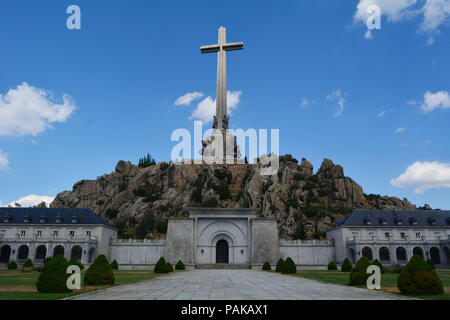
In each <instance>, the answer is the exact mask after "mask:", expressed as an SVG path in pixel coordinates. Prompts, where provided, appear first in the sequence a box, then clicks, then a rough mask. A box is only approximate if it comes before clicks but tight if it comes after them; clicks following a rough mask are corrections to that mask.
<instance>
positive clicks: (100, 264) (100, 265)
mask: <svg viewBox="0 0 450 320" xmlns="http://www.w3.org/2000/svg"><path fill="white" fill-rule="evenodd" d="M84 283H85V284H87V285H105V284H114V272H113V269H112V268H111V265H110V264H109V263H108V260H107V259H106V257H105V255H103V254H101V255H99V256H98V257H97V259H95V261H94V263H93V264H91V265H90V266H89V268H88V269H87V271H86V274H85V276H84Z"/></svg>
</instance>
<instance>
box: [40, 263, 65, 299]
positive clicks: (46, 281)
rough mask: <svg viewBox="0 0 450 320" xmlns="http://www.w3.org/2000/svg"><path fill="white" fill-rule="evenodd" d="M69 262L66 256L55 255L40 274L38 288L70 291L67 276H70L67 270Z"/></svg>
mask: <svg viewBox="0 0 450 320" xmlns="http://www.w3.org/2000/svg"><path fill="white" fill-rule="evenodd" d="M68 266H69V263H68V262H67V260H66V259H65V258H64V256H61V255H60V256H57V257H54V258H53V259H52V260H50V261H49V262H47V263H46V264H45V266H44V268H43V269H42V272H41V273H40V274H39V278H38V280H37V282H36V288H37V290H38V291H39V292H46V293H63V292H70V291H71V290H70V289H68V288H67V284H66V282H67V278H68V277H69V276H70V275H69V274H68V273H66V272H67V267H68Z"/></svg>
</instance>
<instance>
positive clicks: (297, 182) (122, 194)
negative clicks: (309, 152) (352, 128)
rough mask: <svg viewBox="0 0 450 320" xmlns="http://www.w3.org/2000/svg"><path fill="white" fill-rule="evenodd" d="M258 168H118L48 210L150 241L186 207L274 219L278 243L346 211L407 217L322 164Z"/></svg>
mask: <svg viewBox="0 0 450 320" xmlns="http://www.w3.org/2000/svg"><path fill="white" fill-rule="evenodd" d="M260 169H261V168H260V165H259V164H236V165H226V166H225V165H194V164H192V165H184V164H183V165H180V164H173V163H171V164H168V163H166V162H160V163H155V164H151V165H149V166H147V167H142V166H136V165H133V164H131V162H125V161H119V162H118V164H117V166H116V168H115V171H114V172H112V173H111V174H105V175H103V176H101V177H99V178H98V179H97V180H82V181H79V182H77V183H76V184H75V185H74V186H73V190H72V191H64V192H61V193H60V194H58V195H57V196H56V198H55V200H54V201H53V203H52V204H51V207H73V208H89V209H91V210H93V211H94V212H96V213H97V214H99V215H101V216H107V217H109V218H111V219H112V221H113V223H114V224H115V225H116V226H117V227H118V228H119V230H120V234H121V235H122V236H130V235H131V236H137V237H158V235H160V234H163V233H165V230H166V226H167V219H168V218H170V217H177V216H185V215H186V214H187V213H186V210H185V208H187V207H193V206H203V207H223V208H227V207H228V208H232V207H252V208H258V209H259V210H258V214H259V215H260V216H264V217H276V218H277V220H278V227H279V231H280V236H281V237H283V238H307V237H316V238H321V237H324V231H325V230H326V229H327V228H328V227H329V226H331V225H333V224H334V222H335V219H336V218H343V217H345V215H347V214H348V213H350V212H351V211H352V210H353V209H354V208H379V209H415V208H416V206H415V205H413V204H411V203H410V202H409V201H408V200H407V199H406V198H404V199H403V200H401V199H398V198H395V197H388V196H379V195H373V194H371V195H366V194H364V192H363V189H362V188H361V186H359V185H358V184H357V183H356V182H355V181H353V180H352V179H351V178H349V177H346V176H345V175H344V170H343V168H342V167H341V166H339V165H335V164H334V163H333V162H332V161H331V160H329V159H325V160H323V162H322V165H321V167H320V169H319V170H318V171H317V173H315V174H314V172H313V166H312V165H311V163H310V162H308V161H307V160H306V159H302V161H301V163H300V164H299V163H298V161H297V160H296V159H294V158H293V157H292V156H291V155H285V156H281V157H280V168H279V171H278V174H276V175H274V176H262V175H260Z"/></svg>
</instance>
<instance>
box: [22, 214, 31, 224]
mask: <svg viewBox="0 0 450 320" xmlns="http://www.w3.org/2000/svg"><path fill="white" fill-rule="evenodd" d="M23 222H27V223H29V222H31V217H29V216H26V217H24V218H23Z"/></svg>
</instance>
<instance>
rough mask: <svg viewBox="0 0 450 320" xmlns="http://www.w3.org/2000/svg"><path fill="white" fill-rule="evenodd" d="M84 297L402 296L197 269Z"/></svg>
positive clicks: (275, 276)
mask: <svg viewBox="0 0 450 320" xmlns="http://www.w3.org/2000/svg"><path fill="white" fill-rule="evenodd" d="M69 299H78V300H79V299H81V300H111V299H113V300H320V299H327V300H342V299H349V300H353V299H354V300H394V299H404V298H403V297H402V296H398V295H394V294H389V293H383V292H376V291H370V290H367V289H362V288H354V287H348V286H340V285H333V284H326V283H321V282H317V281H314V280H309V279H305V278H301V277H296V276H289V275H281V274H278V273H272V272H263V271H252V270H193V271H186V272H176V273H171V274H169V275H164V276H161V277H157V278H155V279H153V280H148V281H142V282H138V283H134V284H127V285H121V286H116V287H111V288H108V289H105V290H98V291H92V292H88V293H84V294H81V295H77V296H74V297H71V298H69Z"/></svg>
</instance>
